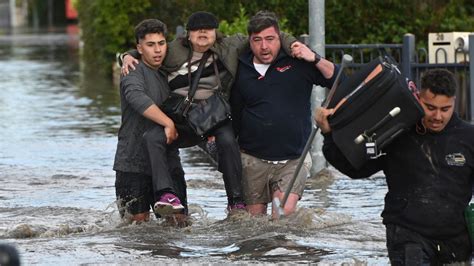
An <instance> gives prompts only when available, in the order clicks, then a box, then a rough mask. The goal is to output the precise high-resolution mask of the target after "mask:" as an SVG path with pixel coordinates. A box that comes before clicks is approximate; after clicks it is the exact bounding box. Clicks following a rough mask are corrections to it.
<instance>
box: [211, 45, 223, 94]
mask: <svg viewBox="0 0 474 266" xmlns="http://www.w3.org/2000/svg"><path fill="white" fill-rule="evenodd" d="M212 64H213V65H214V73H216V79H217V92H219V90H223V88H222V83H221V76H220V75H219V69H218V68H217V60H216V59H215V58H214V54H213V55H212Z"/></svg>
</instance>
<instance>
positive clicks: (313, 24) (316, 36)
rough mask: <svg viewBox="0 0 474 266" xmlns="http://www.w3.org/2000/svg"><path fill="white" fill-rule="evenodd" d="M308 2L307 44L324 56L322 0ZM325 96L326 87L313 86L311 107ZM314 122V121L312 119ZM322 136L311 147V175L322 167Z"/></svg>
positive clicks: (324, 163) (319, 102) (316, 138)
mask: <svg viewBox="0 0 474 266" xmlns="http://www.w3.org/2000/svg"><path fill="white" fill-rule="evenodd" d="M308 4H309V46H310V47H311V49H313V50H314V51H316V52H317V53H318V54H320V55H321V56H322V57H324V56H325V46H326V41H325V36H326V30H325V17H324V13H325V10H324V0H308ZM325 97H326V89H325V88H323V87H321V86H314V88H313V93H312V95H311V107H312V110H314V109H315V108H316V107H319V106H321V104H322V102H323V101H324V98H325ZM312 122H313V123H314V121H312ZM322 147H323V138H322V136H321V134H317V135H316V137H315V138H314V141H313V146H312V149H311V152H310V154H311V159H312V161H313V166H312V167H311V176H314V175H315V174H316V173H318V172H319V171H321V170H322V169H324V168H325V167H326V166H327V164H326V159H325V158H324V155H323V153H322Z"/></svg>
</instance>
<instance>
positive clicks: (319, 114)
mask: <svg viewBox="0 0 474 266" xmlns="http://www.w3.org/2000/svg"><path fill="white" fill-rule="evenodd" d="M333 113H334V109H326V108H323V107H318V108H316V112H315V114H314V120H315V122H316V124H317V125H318V126H319V128H320V129H321V132H322V133H329V132H331V126H330V125H329V121H328V117H329V116H330V115H332V114H333Z"/></svg>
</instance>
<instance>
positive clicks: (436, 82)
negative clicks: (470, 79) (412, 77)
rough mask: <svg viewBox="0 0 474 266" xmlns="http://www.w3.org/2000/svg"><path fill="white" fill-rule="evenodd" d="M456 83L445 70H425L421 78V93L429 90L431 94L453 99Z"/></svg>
mask: <svg viewBox="0 0 474 266" xmlns="http://www.w3.org/2000/svg"><path fill="white" fill-rule="evenodd" d="M457 86H458V85H457V82H456V79H455V78H454V75H453V73H451V72H450V71H448V70H446V69H441V68H435V69H430V70H427V71H426V72H425V73H424V74H423V76H422V78H421V86H420V87H421V91H424V90H430V91H431V92H432V93H433V94H435V95H437V94H440V95H445V96H448V97H453V96H454V95H455V94H456V89H457Z"/></svg>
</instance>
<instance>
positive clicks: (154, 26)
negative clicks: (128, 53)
mask: <svg viewBox="0 0 474 266" xmlns="http://www.w3.org/2000/svg"><path fill="white" fill-rule="evenodd" d="M150 33H162V34H163V36H165V37H166V35H167V34H168V29H167V28H166V24H165V23H163V22H162V21H161V20H158V19H154V18H152V19H145V20H142V21H141V22H140V23H138V25H137V26H136V27H135V40H136V42H137V43H138V42H139V41H140V39H143V38H145V35H147V34H150Z"/></svg>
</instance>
